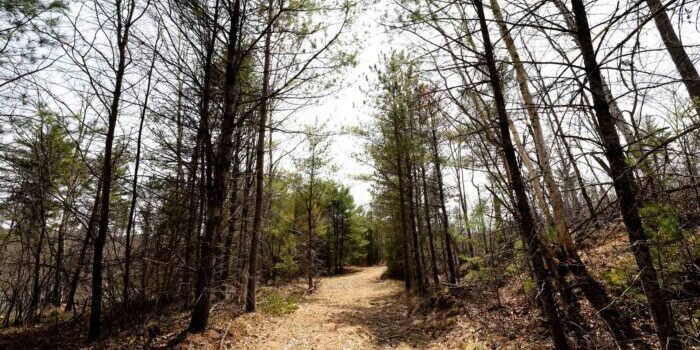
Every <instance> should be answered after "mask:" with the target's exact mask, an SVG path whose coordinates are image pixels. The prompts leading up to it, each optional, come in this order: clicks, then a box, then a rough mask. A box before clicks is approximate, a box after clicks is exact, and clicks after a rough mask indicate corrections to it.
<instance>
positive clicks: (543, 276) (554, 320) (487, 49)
mask: <svg viewBox="0 0 700 350" xmlns="http://www.w3.org/2000/svg"><path fill="white" fill-rule="evenodd" d="M474 5H475V7H476V12H477V15H478V17H479V25H480V27H481V28H480V29H481V36H482V38H483V45H484V56H485V59H486V65H487V68H488V75H489V80H490V83H491V90H492V91H493V95H494V100H495V104H496V111H497V115H498V127H499V131H500V135H501V140H500V141H501V146H502V147H503V151H504V153H505V158H506V166H507V167H508V169H509V173H508V174H509V176H510V182H511V187H512V191H513V193H514V195H515V198H516V203H515V205H516V209H517V213H518V224H519V228H520V235H521V237H522V240H523V243H524V244H525V245H526V246H527V250H528V253H529V255H530V259H531V263H532V268H533V272H534V275H535V279H536V282H537V285H538V288H537V290H538V291H539V294H538V299H539V305H540V308H541V309H542V312H543V314H544V316H545V318H546V319H547V323H548V324H549V331H550V333H551V336H552V338H553V340H554V346H555V347H556V348H557V349H569V348H570V347H569V344H568V342H567V340H566V334H565V333H564V329H563V328H562V324H561V322H560V320H559V316H558V312H557V309H556V305H555V303H554V297H553V295H552V285H551V282H550V280H549V273H548V272H547V269H546V268H545V266H544V255H543V250H542V243H541V242H540V240H539V238H538V237H537V233H536V230H535V223H534V221H533V218H532V213H531V211H530V204H529V203H528V199H527V193H526V192H525V187H524V185H523V179H522V175H521V173H520V169H519V168H518V161H517V159H516V158H515V150H514V148H513V143H512V141H511V139H510V133H509V130H508V124H509V123H508V114H507V112H506V104H505V99H504V97H503V91H502V90H501V88H502V87H501V79H500V76H499V74H500V73H499V72H498V68H497V67H496V61H495V58H494V54H493V47H492V45H491V38H490V36H489V32H488V26H487V24H486V16H485V15H484V8H483V4H482V2H481V0H475V2H474Z"/></svg>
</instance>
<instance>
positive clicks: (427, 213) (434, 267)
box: [420, 165, 440, 286]
mask: <svg viewBox="0 0 700 350" xmlns="http://www.w3.org/2000/svg"><path fill="white" fill-rule="evenodd" d="M420 170H421V180H422V182H423V209H424V212H425V226H426V227H425V228H426V231H427V232H428V246H429V249H430V267H431V270H432V273H433V283H434V284H435V285H436V286H438V285H440V277H439V273H438V268H437V259H436V258H435V242H434V240H433V227H432V225H431V223H430V201H429V200H428V182H427V181H426V179H425V167H424V166H423V165H421V167H420Z"/></svg>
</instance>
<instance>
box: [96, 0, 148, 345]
mask: <svg viewBox="0 0 700 350" xmlns="http://www.w3.org/2000/svg"><path fill="white" fill-rule="evenodd" d="M116 7H117V8H116V10H117V14H118V15H117V29H116V30H117V49H118V55H119V56H118V63H117V69H116V73H115V74H116V75H115V78H116V81H115V83H114V90H113V93H112V104H111V106H110V109H109V117H108V123H107V138H106V139H105V150H104V155H103V162H102V193H101V195H100V217H99V220H100V221H99V226H98V230H97V237H96V238H95V241H94V249H93V258H92V305H91V308H90V327H89V329H88V339H89V340H96V339H97V338H99V336H100V326H101V324H100V318H101V316H102V255H103V250H104V245H105V241H106V240H107V233H108V230H109V204H110V196H111V190H112V166H113V164H112V163H113V159H112V144H113V143H114V129H115V127H116V125H117V116H118V114H119V102H120V100H121V94H122V84H123V82H124V73H125V70H126V55H127V49H126V48H127V44H128V43H129V29H130V27H131V24H132V23H131V19H132V16H133V14H134V10H135V7H136V5H135V3H134V2H131V3H130V5H129V11H128V12H129V14H128V15H127V18H126V19H125V20H122V18H121V12H122V7H121V2H120V1H118V2H117V3H116Z"/></svg>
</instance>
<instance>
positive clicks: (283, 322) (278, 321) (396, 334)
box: [234, 267, 468, 350]
mask: <svg viewBox="0 0 700 350" xmlns="http://www.w3.org/2000/svg"><path fill="white" fill-rule="evenodd" d="M384 269H385V268H384V267H368V268H362V269H354V270H352V271H350V272H348V273H347V274H344V275H341V276H337V277H331V278H325V279H323V280H322V281H321V284H320V287H319V290H318V291H317V292H316V293H315V294H314V295H312V296H310V297H309V299H307V300H306V301H305V302H303V303H301V304H300V305H299V309H298V310H296V311H295V312H293V313H291V314H288V315H285V316H281V317H274V318H271V319H266V320H265V322H256V323H255V324H254V325H252V326H250V327H249V328H248V329H247V330H246V332H245V333H246V334H245V335H243V336H242V337H241V338H240V339H236V340H235V343H234V344H235V346H234V348H235V349H318V350H321V349H426V348H435V349H451V348H459V349H465V344H461V345H460V346H447V345H445V344H439V343H436V342H435V337H434V334H430V331H429V330H427V328H423V327H422V324H423V323H424V322H425V320H422V319H421V318H420V317H418V318H416V317H411V318H409V317H407V313H408V310H407V306H406V303H405V300H406V299H405V298H406V296H405V294H404V293H403V286H402V284H401V282H399V281H392V280H380V276H381V274H382V273H383V272H384ZM467 346H468V345H467ZM467 348H468V347H467Z"/></svg>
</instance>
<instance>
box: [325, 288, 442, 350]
mask: <svg viewBox="0 0 700 350" xmlns="http://www.w3.org/2000/svg"><path fill="white" fill-rule="evenodd" d="M372 283H378V284H380V283H387V282H386V281H376V282H375V281H373V282H372ZM378 288H381V287H379V286H378ZM409 298H410V296H409V294H408V293H406V292H404V291H396V292H394V293H391V294H389V295H384V296H380V297H373V298H369V299H367V300H366V301H367V304H366V305H362V306H359V305H353V306H345V307H343V310H342V311H340V312H339V313H337V314H336V315H335V317H336V320H335V322H337V324H338V325H339V326H341V327H342V326H349V327H357V328H362V329H364V330H366V331H368V332H369V333H370V334H369V335H371V336H372V339H373V340H374V342H375V343H376V345H377V346H378V347H395V346H398V345H400V344H403V345H409V346H411V347H414V348H418V349H421V348H426V347H427V346H428V345H429V344H430V343H432V342H434V341H435V340H437V339H438V338H439V336H440V335H441V334H444V333H445V332H447V331H449V330H450V329H451V325H447V324H442V325H441V324H440V323H439V322H437V323H436V322H435V321H434V320H433V321H430V320H429V319H428V318H426V316H425V315H423V314H421V313H419V312H415V313H410V310H409V306H408V305H409V303H408V299H409Z"/></svg>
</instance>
